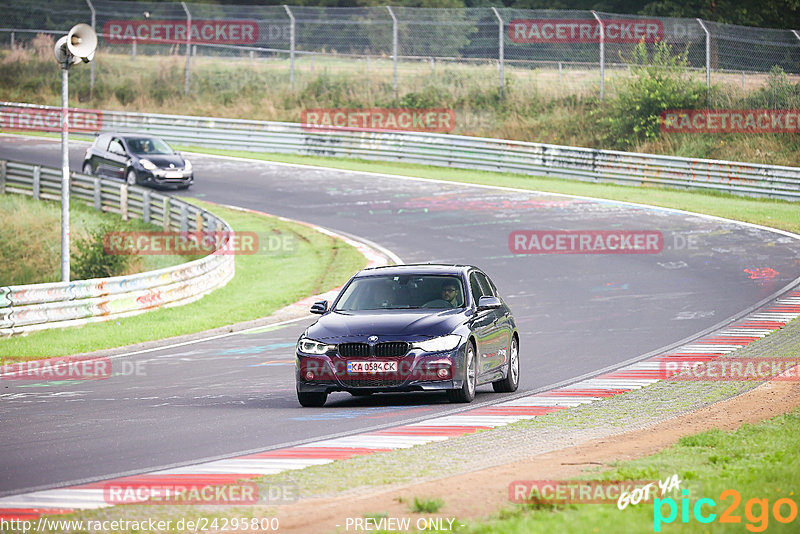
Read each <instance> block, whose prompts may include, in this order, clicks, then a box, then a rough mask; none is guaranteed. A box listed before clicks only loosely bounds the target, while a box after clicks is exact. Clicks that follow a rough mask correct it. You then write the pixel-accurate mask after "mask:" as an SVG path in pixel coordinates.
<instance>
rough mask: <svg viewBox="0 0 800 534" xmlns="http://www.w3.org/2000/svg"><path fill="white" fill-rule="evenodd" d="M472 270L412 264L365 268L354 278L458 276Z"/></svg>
mask: <svg viewBox="0 0 800 534" xmlns="http://www.w3.org/2000/svg"><path fill="white" fill-rule="evenodd" d="M472 269H478V268H477V267H473V266H472V265H459V264H449V265H446V264H436V263H412V264H406V265H387V266H384V267H367V268H366V269H362V270H361V271H359V272H358V274H356V277H363V276H378V275H380V276H400V275H409V274H428V275H432V274H441V275H445V274H450V275H460V274H463V273H466V272H468V271H470V270H472ZM478 270H480V269H478Z"/></svg>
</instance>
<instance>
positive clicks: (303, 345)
mask: <svg viewBox="0 0 800 534" xmlns="http://www.w3.org/2000/svg"><path fill="white" fill-rule="evenodd" d="M335 348H336V345H328V344H326V343H320V342H319V341H314V340H313V339H309V338H307V337H301V338H300V339H299V340H298V342H297V350H299V351H300V352H304V353H306V354H325V353H327V352H328V351H331V350H334V349H335Z"/></svg>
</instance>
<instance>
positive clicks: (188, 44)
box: [181, 2, 192, 95]
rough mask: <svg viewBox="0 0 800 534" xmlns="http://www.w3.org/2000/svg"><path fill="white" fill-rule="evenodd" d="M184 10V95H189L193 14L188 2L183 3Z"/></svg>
mask: <svg viewBox="0 0 800 534" xmlns="http://www.w3.org/2000/svg"><path fill="white" fill-rule="evenodd" d="M181 5H182V6H183V10H184V11H185V12H186V76H185V78H186V80H185V81H184V84H183V94H185V95H188V94H189V78H190V77H191V71H190V69H191V64H192V46H191V45H192V13H191V12H190V11H189V8H188V7H186V2H181Z"/></svg>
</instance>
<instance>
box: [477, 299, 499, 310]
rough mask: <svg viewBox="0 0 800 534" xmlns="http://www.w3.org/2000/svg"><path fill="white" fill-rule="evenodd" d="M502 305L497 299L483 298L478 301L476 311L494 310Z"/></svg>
mask: <svg viewBox="0 0 800 534" xmlns="http://www.w3.org/2000/svg"><path fill="white" fill-rule="evenodd" d="M502 305H503V304H502V303H501V302H500V299H499V298H497V297H486V296H484V297H481V298H480V299H479V300H478V311H484V310H496V309H497V308H499V307H500V306H502Z"/></svg>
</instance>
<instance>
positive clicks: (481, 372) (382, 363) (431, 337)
mask: <svg viewBox="0 0 800 534" xmlns="http://www.w3.org/2000/svg"><path fill="white" fill-rule="evenodd" d="M311 312H312V313H318V314H321V315H322V317H320V319H319V320H318V321H317V322H316V323H314V324H313V325H311V326H310V327H308V329H306V331H305V332H304V333H303V335H302V336H300V339H299V340H298V341H297V361H296V364H297V365H296V382H297V398H298V400H299V401H300V404H302V405H303V406H322V405H323V404H325V401H326V400H327V398H328V394H329V393H331V392H334V391H347V392H349V393H351V394H353V395H356V396H358V395H369V394H371V393H376V392H389V391H442V390H443V391H446V392H447V396H448V397H449V399H450V401H451V402H471V401H472V399H474V398H475V388H476V387H477V386H479V385H481V384H488V383H491V384H492V386H493V387H494V390H495V391H501V392H502V391H504V392H511V391H515V390H516V389H517V386H518V385H519V335H518V333H517V327H516V323H515V322H514V316H513V315H512V314H511V310H510V309H509V308H508V306H507V305H506V304H505V302H503V300H502V299H501V298H500V296H499V295H498V294H497V288H496V287H495V285H494V283H492V281H491V280H490V279H489V277H488V276H486V274H485V273H484V272H483V271H481V270H480V269H478V268H476V267H472V266H469V265H429V264H425V265H396V266H391V267H378V268H371V269H364V270H362V271H360V272H359V273H357V274H356V275H355V276H354V277H353V278H351V279H350V281H349V282H347V284H346V285H345V286H344V287H343V288H342V291H341V292H340V293H339V296H338V297H337V298H336V300H335V301H334V302H333V304H332V305H331V306H330V307H329V306H328V302H327V301H321V302H317V303H316V304H314V306H313V307H312V308H311Z"/></svg>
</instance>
